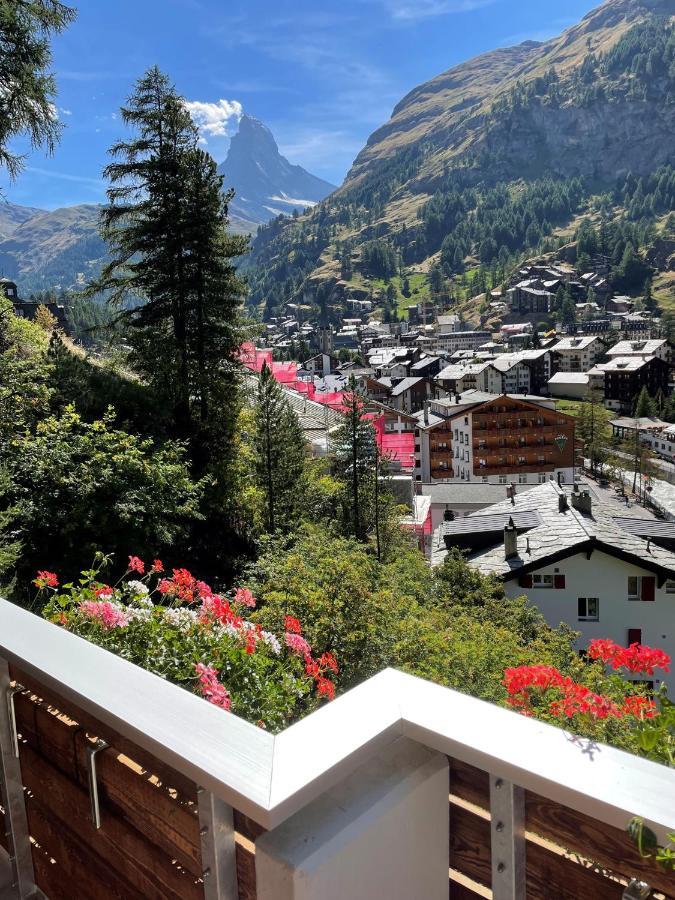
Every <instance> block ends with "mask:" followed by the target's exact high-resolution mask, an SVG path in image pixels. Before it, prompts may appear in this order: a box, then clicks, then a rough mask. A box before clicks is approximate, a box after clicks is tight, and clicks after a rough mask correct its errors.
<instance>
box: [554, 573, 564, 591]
mask: <svg viewBox="0 0 675 900" xmlns="http://www.w3.org/2000/svg"><path fill="white" fill-rule="evenodd" d="M553 584H554V586H555V589H556V590H557V591H560V590H564V589H565V576H564V575H554V576H553Z"/></svg>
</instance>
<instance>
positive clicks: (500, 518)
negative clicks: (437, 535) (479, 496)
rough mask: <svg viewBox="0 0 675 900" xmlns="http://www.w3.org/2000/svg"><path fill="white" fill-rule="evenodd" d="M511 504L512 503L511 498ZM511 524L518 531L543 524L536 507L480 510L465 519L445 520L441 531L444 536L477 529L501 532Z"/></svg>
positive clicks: (485, 531)
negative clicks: (512, 509) (512, 510)
mask: <svg viewBox="0 0 675 900" xmlns="http://www.w3.org/2000/svg"><path fill="white" fill-rule="evenodd" d="M502 487H503V485H502ZM509 505H510V506H511V505H512V504H511V501H510V500H509ZM511 524H512V525H515V527H516V529H517V530H518V531H527V530H529V529H530V528H537V527H538V526H539V525H541V519H540V518H539V513H538V512H537V511H536V509H521V510H516V511H514V512H509V510H508V509H505V510H502V511H500V512H486V513H483V512H480V513H473V515H471V516H467V517H466V518H464V519H453V521H452V522H443V524H442V525H441V533H442V534H443V535H444V536H446V535H455V534H475V533H476V531H479V532H480V533H481V534H486V533H488V532H499V533H501V532H503V531H504V529H505V528H506V526H507V525H511Z"/></svg>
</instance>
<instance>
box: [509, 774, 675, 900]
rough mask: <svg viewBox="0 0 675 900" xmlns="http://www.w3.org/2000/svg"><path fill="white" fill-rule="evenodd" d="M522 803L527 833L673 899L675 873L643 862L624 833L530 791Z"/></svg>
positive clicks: (648, 862)
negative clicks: (648, 885)
mask: <svg viewBox="0 0 675 900" xmlns="http://www.w3.org/2000/svg"><path fill="white" fill-rule="evenodd" d="M525 804H526V823H527V828H528V830H529V831H533V832H534V833H535V834H539V835H541V836H542V837H545V838H546V839H548V840H550V841H553V842H554V843H556V844H559V845H560V846H561V847H564V848H566V849H568V850H571V851H576V852H579V853H580V855H582V856H584V857H585V858H587V859H592V860H594V861H595V862H596V863H599V864H600V865H601V866H603V867H604V868H607V869H610V870H611V871H613V872H617V873H619V874H621V875H623V876H625V877H626V878H629V879H630V878H633V877H638V876H639V877H642V878H643V879H644V880H645V881H646V882H647V883H648V884H650V885H651V886H652V887H653V888H655V889H657V890H659V891H662V892H663V893H665V894H666V895H667V896H668V897H674V898H675V873H668V872H666V871H665V870H664V869H662V868H661V867H660V866H657V865H656V864H655V863H654V862H651V861H650V860H647V859H642V857H641V856H640V854H639V852H638V851H637V849H636V847H635V844H634V843H633V841H632V839H631V838H630V836H629V835H628V834H627V833H626V832H625V831H620V830H619V829H618V828H613V827H612V826H611V825H605V824H604V823H602V822H598V821H597V820H596V819H592V818H591V817H590V816H586V815H583V814H582V813H578V812H576V811H575V810H573V809H570V808H569V807H567V806H562V805H561V804H559V803H554V802H553V801H552V800H548V799H547V798H545V797H541V796H539V795H538V794H533V793H530V792H529V791H527V792H526V794H525ZM626 825H628V822H626Z"/></svg>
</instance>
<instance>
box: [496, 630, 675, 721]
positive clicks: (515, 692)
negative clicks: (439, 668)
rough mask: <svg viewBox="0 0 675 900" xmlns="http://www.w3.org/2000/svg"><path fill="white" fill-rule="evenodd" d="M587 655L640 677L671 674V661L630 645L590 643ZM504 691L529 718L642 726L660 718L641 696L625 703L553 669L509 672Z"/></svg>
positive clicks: (603, 641) (627, 698) (522, 668)
mask: <svg viewBox="0 0 675 900" xmlns="http://www.w3.org/2000/svg"><path fill="white" fill-rule="evenodd" d="M588 656H589V658H590V659H592V660H600V661H602V662H603V663H606V664H609V665H610V666H611V667H612V668H613V669H615V670H617V669H622V668H623V669H626V670H627V671H628V672H631V673H633V674H640V675H653V674H654V671H655V669H657V668H660V669H663V670H664V671H666V672H668V671H669V666H670V657H669V656H668V655H667V654H666V653H664V652H663V651H662V650H658V649H654V648H652V647H645V646H643V645H641V644H637V643H635V644H631V645H630V646H629V647H621V646H619V645H618V644H615V643H614V642H613V641H610V640H606V639H598V640H593V641H591V642H590V645H589V648H588ZM503 683H504V686H505V687H506V691H507V702H508V704H509V705H510V706H512V707H513V708H514V709H517V710H519V711H520V712H522V713H524V714H525V715H528V716H534V715H540V714H541V713H542V712H543V713H546V712H547V713H548V714H550V715H551V716H553V717H555V718H560V717H563V716H564V717H567V718H569V719H572V718H574V717H576V716H587V717H589V718H590V719H596V720H597V719H610V718H613V719H621V718H624V717H628V718H631V717H632V718H634V719H637V720H639V721H640V722H644V721H645V720H646V719H653V718H655V717H656V716H658V715H659V710H658V708H657V705H656V703H655V702H654V700H652V699H651V698H649V697H645V696H643V695H641V694H630V695H628V696H624V697H622V698H619V697H609V696H605V695H603V694H599V693H596V692H595V691H593V690H592V689H591V688H590V687H588V686H587V685H585V684H580V683H578V682H576V681H575V680H574V679H572V678H571V677H570V676H569V675H563V674H562V673H561V672H560V671H559V670H558V669H557V668H556V667H555V666H550V665H526V666H517V667H516V668H512V669H506V671H505V672H504V682H503Z"/></svg>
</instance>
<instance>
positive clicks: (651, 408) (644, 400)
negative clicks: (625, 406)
mask: <svg viewBox="0 0 675 900" xmlns="http://www.w3.org/2000/svg"><path fill="white" fill-rule="evenodd" d="M655 415H656V403H655V401H654V400H653V399H652V397H650V395H649V391H648V390H647V386H646V385H644V386H643V388H642V390H641V391H640V395H639V396H638V398H637V401H636V403H635V418H636V419H645V418H648V417H649V416H655Z"/></svg>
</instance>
